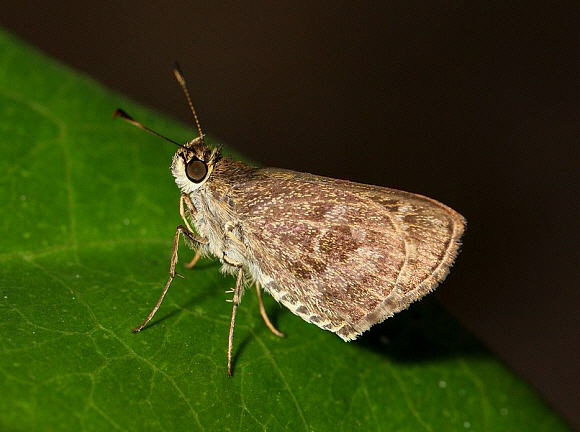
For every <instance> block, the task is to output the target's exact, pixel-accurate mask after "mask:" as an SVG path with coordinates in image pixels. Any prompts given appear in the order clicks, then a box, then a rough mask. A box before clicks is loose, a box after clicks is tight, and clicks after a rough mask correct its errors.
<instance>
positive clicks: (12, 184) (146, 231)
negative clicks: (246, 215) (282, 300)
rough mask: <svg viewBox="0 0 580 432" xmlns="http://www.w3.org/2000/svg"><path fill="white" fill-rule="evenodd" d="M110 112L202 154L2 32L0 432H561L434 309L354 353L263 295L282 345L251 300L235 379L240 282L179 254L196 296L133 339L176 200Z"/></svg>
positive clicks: (167, 156) (558, 423) (162, 151)
mask: <svg viewBox="0 0 580 432" xmlns="http://www.w3.org/2000/svg"><path fill="white" fill-rule="evenodd" d="M167 79H173V78H172V76H171V74H170V72H169V71H168V78H167ZM177 93H179V89H178V88H177V86H176V94H177ZM184 103H185V102H184ZM118 107H122V108H124V109H126V110H127V112H129V113H130V114H131V115H132V116H133V117H135V118H136V119H139V120H140V121H141V122H143V123H144V124H146V125H147V126H149V127H151V128H153V129H155V130H157V131H159V132H161V133H163V134H165V135H167V136H169V137H171V138H173V139H176V140H178V141H180V140H183V141H185V140H187V139H191V138H192V137H193V136H194V135H195V132H194V131H193V130H192V129H193V128H191V129H190V128H186V127H184V126H182V125H179V124H176V123H175V122H173V121H171V120H169V119H167V118H165V117H163V116H160V115H158V114H155V113H153V112H151V111H149V110H146V109H144V108H142V107H140V106H138V105H137V104H135V103H133V102H131V101H129V100H127V99H126V98H125V97H123V96H121V95H118V94H114V93H112V92H111V91H108V90H107V89H104V88H103V87H102V86H101V85H99V84H98V83H96V82H94V81H93V80H91V79H90V78H88V77H86V76H82V75H80V74H79V73H77V72H75V71H73V70H70V69H69V68H67V67H65V66H62V65H60V64H58V63H56V62H55V61H53V60H51V59H48V58H46V57H45V56H44V55H42V54H39V53H38V52H36V51H35V50H34V49H31V48H30V47H28V46H26V45H25V44H23V43H22V42H20V41H18V40H17V39H15V38H14V37H12V36H11V35H9V34H7V33H4V32H0V148H1V149H2V157H1V158H0V166H1V171H0V172H1V174H0V176H1V179H2V180H1V183H2V187H1V189H0V194H1V202H2V208H1V210H0V214H1V218H0V223H1V224H2V236H0V399H1V401H2V403H1V404H0V430H2V431H37V430H43V431H77V432H78V431H106V430H114V431H158V430H160V431H179V430H188V431H190V430H206V431H214V430H215V431H224V430H226V431H227V430H240V431H253V430H274V431H277V430H290V431H324V430H333V431H356V430H360V431H389V430H393V431H417V430H419V431H420V430H425V431H440V430H446V431H453V430H460V431H465V430H477V431H496V430H506V431H508V430H510V431H511V430H536V431H559V430H567V429H568V426H567V425H566V424H565V423H564V422H563V421H562V420H561V419H560V418H559V417H558V416H557V415H556V414H555V413H554V412H553V411H552V410H551V409H550V408H549V407H547V406H546V405H545V404H544V403H543V402H542V401H541V400H540V398H539V397H538V396H537V395H536V394H535V393H534V392H533V390H531V389H530V388H529V387H528V386H527V385H526V384H525V383H523V382H522V381H521V380H520V379H519V378H518V377H516V376H515V375H514V374H513V373H512V372H511V371H510V370H509V369H507V368H506V367H505V366H504V365H503V364H502V363H501V362H499V361H498V360H497V359H496V358H494V357H493V356H492V355H490V353H489V352H488V351H487V350H486V349H484V348H483V347H482V346H481V345H480V344H479V343H478V342H477V341H476V340H475V339H474V338H473V337H472V336H471V335H470V334H469V333H467V332H466V331H465V330H463V329H462V328H461V327H460V326H459V325H458V324H457V323H456V322H455V320H454V319H453V318H452V317H450V316H449V315H448V314H447V312H445V311H444V310H442V309H441V308H440V307H439V306H438V305H437V304H436V303H434V302H433V300H432V299H431V298H429V297H427V298H426V299H425V300H423V301H421V302H419V303H417V304H415V305H413V306H412V307H411V308H410V309H409V310H407V311H405V312H402V313H400V314H398V315H397V316H395V317H394V318H392V319H389V320H387V321H386V322H385V323H383V324H381V325H379V326H376V327H375V328H374V329H373V330H372V331H370V332H368V333H367V334H366V335H365V336H364V337H362V338H361V339H360V340H358V341H356V342H353V343H344V342H343V341H341V340H340V339H339V338H338V337H337V336H335V335H333V334H331V333H329V332H325V331H322V330H320V329H318V328H317V327H315V326H313V325H309V324H307V323H306V322H304V321H302V320H301V319H300V318H298V317H296V316H294V315H292V314H291V313H290V312H289V311H287V310H286V309H284V308H282V307H281V306H279V305H278V304H276V303H275V302H274V301H272V299H271V298H268V296H267V295H266V307H267V309H268V311H269V314H270V315H271V317H272V318H273V321H274V322H275V323H276V325H277V326H278V328H279V329H280V330H282V331H284V332H285V333H286V334H287V335H288V336H287V337H286V338H285V339H279V338H277V337H276V336H274V335H273V334H271V333H270V332H269V330H268V329H267V328H266V326H265V325H264V323H263V322H262V320H261V317H260V315H259V313H258V302H257V299H256V296H255V293H254V292H253V291H249V292H248V293H247V294H246V296H245V297H244V299H243V302H242V305H241V307H240V311H239V313H238V321H237V326H236V339H235V350H234V355H235V370H234V377H233V378H228V377H227V373H226V372H227V371H226V365H227V362H226V351H227V337H228V329H229V322H230V314H231V305H230V304H229V303H226V302H225V301H224V300H225V299H226V298H228V295H226V294H224V291H226V290H227V289H230V288H231V287H232V286H233V284H234V281H233V279H231V278H229V277H225V276H223V275H222V274H221V273H220V272H219V266H218V265H217V262H216V261H210V260H202V261H201V262H200V263H199V264H198V265H197V266H196V267H195V268H194V269H192V270H188V269H186V268H185V267H184V266H183V262H187V261H188V260H189V259H191V258H192V257H193V255H194V253H193V252H192V251H190V250H188V249H187V248H186V247H185V246H184V245H182V246H181V250H180V257H181V262H180V264H179V265H178V271H179V272H180V273H181V274H184V275H185V276H186V278H185V279H179V278H178V279H177V280H176V281H175V282H174V285H173V287H172V289H171V290H170V292H169V294H168V296H167V298H166V300H165V303H164V304H163V306H162V308H161V309H160V311H159V312H158V314H157V315H156V317H155V318H154V320H153V322H152V324H151V325H150V326H149V327H147V328H146V329H145V330H144V331H142V332H141V333H138V334H131V333H130V329H131V328H133V327H135V326H137V325H138V324H140V323H141V322H142V320H143V319H144V318H145V317H146V316H147V314H148V313H149V311H150V310H151V308H152V307H153V306H154V305H155V302H156V301H157V299H158V296H159V295H160V293H161V290H162V288H163V285H164V284H165V282H166V279H167V277H168V269H169V258H170V254H171V248H172V239H173V235H174V233H175V227H176V225H178V224H179V223H180V218H179V211H178V198H179V192H178V190H177V187H176V186H175V184H174V182H173V179H172V177H171V174H170V172H169V169H168V167H169V164H170V160H171V156H172V154H173V151H174V150H175V149H174V148H172V147H171V146H170V145H167V143H165V142H163V141H161V140H159V139H158V138H156V137H154V136H150V135H148V134H146V133H144V132H143V131H140V130H138V129H137V128H133V127H130V126H129V125H127V124H126V123H124V122H121V121H116V122H113V121H111V115H112V113H113V111H114V110H115V109H116V108H118ZM218 132H219V131H218ZM460 259H461V257H460ZM452 273H453V272H452ZM449 279H450V281H448V282H447V284H449V286H448V288H447V289H450V288H452V287H453V286H454V285H452V284H453V283H458V281H454V282H453V281H452V277H450V278H449ZM463 283H468V282H467V281H463ZM445 285H446V284H444V285H443V286H445ZM455 287H456V288H457V289H460V287H459V286H457V285H455ZM442 289H445V288H442Z"/></svg>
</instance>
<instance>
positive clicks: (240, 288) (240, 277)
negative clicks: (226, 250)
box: [228, 267, 244, 376]
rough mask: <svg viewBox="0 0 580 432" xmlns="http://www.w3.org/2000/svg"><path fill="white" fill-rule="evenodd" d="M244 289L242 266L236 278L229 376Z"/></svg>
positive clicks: (229, 346) (229, 374)
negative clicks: (235, 330) (237, 318)
mask: <svg viewBox="0 0 580 432" xmlns="http://www.w3.org/2000/svg"><path fill="white" fill-rule="evenodd" d="M243 291H244V270H243V268H242V267H240V269H239V270H238V279H237V280H236V288H235V289H234V299H233V304H234V306H233V310H232V321H231V323H230V335H229V339H228V376H232V352H233V350H234V326H235V324H236V312H237V311H238V305H239V304H240V300H241V299H242V293H243Z"/></svg>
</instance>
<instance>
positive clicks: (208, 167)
mask: <svg viewBox="0 0 580 432" xmlns="http://www.w3.org/2000/svg"><path fill="white" fill-rule="evenodd" d="M174 73H175V76H176V78H177V80H178V82H179V84H180V85H181V87H182V88H183V91H184V92H185V95H186V98H187V101H188V103H189V106H190V108H191V111H192V112H193V116H194V118H195V122H196V125H197V128H198V130H199V134H200V136H199V137H198V138H195V139H194V140H192V141H189V142H187V143H185V144H183V145H181V144H178V143H176V142H174V141H172V140H169V139H168V138H166V137H163V136H162V135H160V134H158V133H157V132H154V131H152V130H150V129H149V128H146V127H145V126H143V125H141V124H140V123H138V122H137V121H135V120H133V119H132V118H131V117H130V116H129V115H127V114H126V113H125V112H124V111H122V110H117V111H116V112H115V116H117V115H118V116H120V117H121V118H123V119H124V120H126V121H127V122H129V123H131V124H133V125H135V126H137V127H139V128H141V129H144V130H146V131H148V132H151V133H153V134H155V135H157V136H160V137H162V138H164V139H167V140H168V141H170V142H172V143H174V144H176V145H177V146H178V147H179V148H178V149H177V152H176V153H175V155H174V156H173V161H172V163H171V172H172V173H173V176H174V177H175V182H176V183H177V186H179V189H180V190H181V198H180V201H179V209H180V214H181V217H182V218H183V225H179V226H178V227H177V231H176V233H175V238H174V243H173V253H172V256H171V266H170V272H169V274H170V276H169V280H168V281H167V284H166V285H165V289H164V290H163V293H162V295H161V298H160V299H159V301H158V302H157V305H156V306H155V308H154V309H153V310H152V311H151V313H150V314H149V316H148V317H147V319H146V320H145V321H144V322H143V324H141V325H140V326H139V327H137V328H136V329H134V330H133V332H138V331H140V330H142V329H143V328H144V327H145V326H146V325H147V324H148V323H149V321H150V320H151V318H153V316H154V315H155V313H156V312H157V310H158V309H159V307H160V306H161V303H162V301H163V298H164V297H165V295H166V294H167V291H168V290H169V286H170V285H171V282H172V281H173V279H174V278H175V276H176V275H177V273H176V271H175V266H176V264H177V250H178V245H179V238H180V236H182V235H183V236H184V239H185V240H186V244H187V245H188V246H190V247H191V248H194V247H196V246H198V250H197V254H196V256H195V258H194V259H193V261H192V262H191V263H190V264H189V265H188V267H192V266H193V265H194V264H195V262H196V261H197V259H198V258H199V257H200V256H201V255H208V254H211V255H214V256H216V257H217V258H218V259H219V260H220V261H221V263H222V271H224V272H227V273H233V274H236V275H237V280H236V285H235V288H234V289H233V291H231V292H233V311H232V319H231V324H230V332H229V343H228V375H230V376H231V374H232V349H233V338H234V324H235V321H236V311H237V308H238V305H239V303H240V300H241V298H242V294H243V292H244V287H245V286H246V285H247V283H248V282H250V281H251V282H253V283H254V284H255V285H256V290H257V293H258V299H259V303H260V312H261V314H262V317H263V318H264V321H265V323H266V324H267V326H268V327H269V328H270V329H271V330H272V331H273V332H274V333H275V334H276V335H278V336H283V334H282V333H280V332H279V331H278V330H276V329H275V328H274V326H273V325H272V324H271V322H270V320H269V319H268V316H267V315H266V312H265V310H264V306H263V303H262V297H261V292H260V285H261V286H262V287H263V288H264V289H265V290H266V291H267V292H268V293H270V294H271V295H272V297H274V298H275V299H276V300H277V301H279V302H280V303H282V304H283V305H284V306H286V307H287V308H288V309H290V310H291V311H292V312H293V313H294V314H296V315H298V316H299V317H301V318H302V319H304V320H306V321H308V322H310V323H313V324H316V325H317V326H318V327H320V328H323V329H325V330H330V331H332V332H334V333H336V334H337V335H338V336H340V337H341V338H342V339H343V340H345V341H350V340H353V339H355V338H357V337H358V336H359V335H360V334H361V333H363V332H364V331H366V330H368V329H369V328H370V327H371V326H373V325H374V324H377V323H380V322H382V321H384V320H385V319H387V318H389V317H391V316H392V315H394V314H395V313H397V312H399V311H400V310H403V309H405V308H407V307H408V306H409V304H411V303H412V302H413V301H415V300H418V299H420V298H421V297H423V296H424V295H426V294H427V293H429V292H431V291H433V290H434V289H435V287H436V286H437V284H438V283H439V282H441V281H442V280H443V279H444V278H445V276H446V275H447V273H448V272H449V267H450V266H451V265H452V264H453V260H454V259H455V256H456V255H457V252H458V249H459V245H460V242H459V239H460V237H461V235H462V233H463V231H464V229H465V219H464V218H463V217H462V216H461V215H460V214H459V213H457V212H455V211H454V210H452V209H451V208H449V207H447V206H445V205H443V204H441V203H439V202H437V201H435V200H433V199H430V198H427V197H424V196H421V195H416V194H412V193H409V192H403V191H399V190H395V189H388V188H385V187H379V186H370V185H365V184H359V183H353V182H350V181H346V180H336V179H332V178H326V177H320V176H316V175H312V174H307V173H300V172H294V171H289V170H284V169H275V168H255V167H252V166H248V165H246V164H244V163H242V162H239V161H236V160H232V159H229V158H227V157H224V156H222V154H221V153H220V150H219V148H213V149H212V148H209V147H208V146H207V145H206V144H205V142H204V135H203V133H202V131H201V127H200V125H199V121H198V119H197V115H196V113H195V109H194V107H193V104H192V102H191V98H190V96H189V92H188V90H187V87H186V85H185V80H184V78H183V74H182V73H181V71H180V70H179V67H178V66H177V64H176V65H175V68H174ZM193 227H195V229H194V228H193Z"/></svg>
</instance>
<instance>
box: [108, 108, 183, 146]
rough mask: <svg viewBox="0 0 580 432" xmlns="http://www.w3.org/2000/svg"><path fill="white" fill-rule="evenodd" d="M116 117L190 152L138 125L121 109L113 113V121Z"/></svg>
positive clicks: (157, 133)
mask: <svg viewBox="0 0 580 432" xmlns="http://www.w3.org/2000/svg"><path fill="white" fill-rule="evenodd" d="M117 117H121V118H122V119H123V120H125V121H126V122H127V123H129V124H132V125H133V126H137V127H138V128H139V129H143V130H144V131H147V132H149V133H150V134H153V135H155V136H158V137H159V138H163V139H164V140H166V141H169V142H170V143H173V144H175V145H176V146H177V147H181V148H183V149H185V150H187V151H190V149H188V148H187V147H185V146H182V145H181V144H179V143H177V142H175V141H173V140H172V139H169V138H167V137H166V136H165V135H161V134H160V133H159V132H155V131H154V130H152V129H149V128H148V127H146V126H143V125H142V124H141V123H139V122H138V121H137V120H135V119H133V117H131V116H130V115H129V114H127V113H126V112H125V111H123V110H122V109H117V110H116V111H115V112H114V113H113V120H115V119H116V118H117Z"/></svg>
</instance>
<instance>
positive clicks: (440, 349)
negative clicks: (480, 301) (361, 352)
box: [354, 296, 490, 363]
mask: <svg viewBox="0 0 580 432" xmlns="http://www.w3.org/2000/svg"><path fill="white" fill-rule="evenodd" d="M354 343H355V344H356V345H359V346H361V347H364V348H365V349H369V350H371V351H374V352H377V353H380V354H383V355H385V356H388V357H389V358H391V359H393V360H394V361H397V362H401V363H417V362H423V361H431V360H436V359H437V358H446V357H452V356H455V355H457V354H460V355H473V356H487V355H489V354H490V353H489V351H488V350H487V349H486V348H485V347H484V346H483V345H482V343H481V342H479V341H478V340H477V338H476V337H475V336H474V335H473V334H472V333H470V332H469V331H468V330H466V329H465V328H464V327H462V326H461V324H460V323H459V321H457V319H456V318H455V317H453V316H452V315H451V314H450V313H449V312H448V311H447V310H446V309H444V308H443V306H441V305H440V304H439V303H438V302H437V300H436V299H435V298H434V297H433V296H431V297H426V298H424V299H423V300H422V301H420V302H417V303H414V304H412V305H411V306H410V307H409V308H408V309H407V310H405V311H401V312H399V313H398V314H396V315H395V316H393V317H391V318H389V319H387V320H385V321H384V322H382V323H381V324H378V325H376V326H374V327H372V328H371V329H370V330H369V331H368V332H366V333H365V334H363V335H362V336H361V337H360V338H359V339H357V340H356V341H354Z"/></svg>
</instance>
